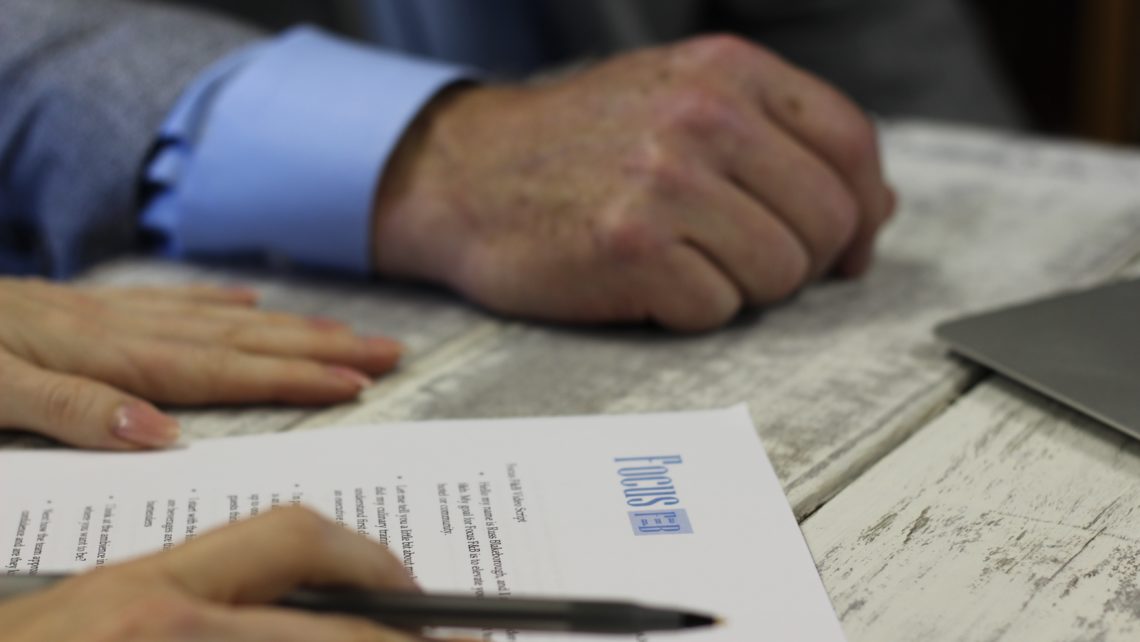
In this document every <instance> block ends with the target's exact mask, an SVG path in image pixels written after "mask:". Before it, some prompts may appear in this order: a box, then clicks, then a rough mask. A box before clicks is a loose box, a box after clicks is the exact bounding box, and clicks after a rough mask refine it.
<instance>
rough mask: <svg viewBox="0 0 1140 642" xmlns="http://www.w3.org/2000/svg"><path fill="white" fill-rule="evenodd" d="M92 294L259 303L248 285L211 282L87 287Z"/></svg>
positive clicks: (117, 297)
mask: <svg viewBox="0 0 1140 642" xmlns="http://www.w3.org/2000/svg"><path fill="white" fill-rule="evenodd" d="M83 289H84V290H85V291H87V292H88V293H90V294H94V295H96V296H98V297H100V298H103V299H109V300H121V299H128V300H137V301H144V302H153V301H173V302H185V303H214V304H220V305H239V306H251V305H255V304H256V303H257V300H258V295H257V291H256V290H254V289H253V288H248V287H244V286H222V285H210V284H191V285H171V286H151V285H139V286H125V287H123V286H102V285H96V286H87V287H84V288H83Z"/></svg>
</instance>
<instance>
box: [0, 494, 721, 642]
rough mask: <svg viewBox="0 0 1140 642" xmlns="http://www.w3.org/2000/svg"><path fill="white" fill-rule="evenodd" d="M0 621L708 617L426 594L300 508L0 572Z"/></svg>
mask: <svg viewBox="0 0 1140 642" xmlns="http://www.w3.org/2000/svg"><path fill="white" fill-rule="evenodd" d="M322 586H323V587H326V588H323V589H322V588H320V587H322ZM298 587H305V588H298ZM0 622H3V623H4V627H3V628H2V629H0V642H17V641H21V642H22V641H25V640H27V641H29V642H30V641H32V640H56V641H59V642H71V641H76V642H78V641H79V640H87V639H91V638H95V639H100V640H114V641H116V642H118V641H122V642H128V641H134V640H138V641H140V642H141V641H142V640H147V641H148V642H153V641H171V642H172V641H177V640H186V641H189V640H203V639H208V640H234V641H237V642H245V641H250V642H252V641H254V640H274V641H275V642H276V641H280V642H290V641H292V640H297V641H298V642H300V641H302V640H305V641H308V640H322V641H330V642H336V641H337V640H345V641H346V642H347V641H349V640H352V641H354V642H358V641H361V640H374V641H375V642H402V641H412V640H421V641H424V640H430V639H432V638H424V637H420V636H416V635H413V634H409V633H407V631H417V630H421V629H423V628H424V627H428V626H431V627H444V628H464V629H472V628H474V629H508V630H509V629H516V630H529V631H557V632H580V633H611V634H623V633H624V634H635V633H641V632H647V631H677V630H682V629H697V628H703V627H707V626H711V625H712V624H715V623H716V621H715V619H714V618H711V617H709V616H706V615H700V614H694V613H685V612H681V611H675V610H667V609H657V608H646V607H643V606H639V605H635V604H629V603H624V602H585V601H573V600H557V599H517V598H512V599H496V598H492V599H477V598H474V597H472V596H468V595H425V594H423V593H422V592H420V591H419V590H418V588H417V587H416V585H415V583H414V582H413V581H412V579H411V577H410V576H409V575H408V573H407V572H406V571H405V569H404V568H403V567H402V566H401V565H400V563H399V561H398V560H396V558H395V557H393V556H392V554H391V553H390V552H389V551H388V550H387V549H386V548H384V547H383V546H381V545H379V544H376V543H374V542H371V541H369V540H368V539H367V538H365V537H362V536H360V535H357V534H355V533H352V532H350V531H348V530H346V529H343V528H340V527H339V526H336V525H335V524H332V523H331V522H328V521H326V520H324V519H322V518H320V517H318V516H317V515H316V514H315V513H312V512H310V511H308V510H305V509H300V508H289V509H281V510H274V511H271V512H270V513H268V514H265V515H262V516H260V517H258V518H255V519H252V520H249V521H247V522H243V523H240V524H237V525H232V526H230V527H228V528H223V529H220V530H218V531H216V532H214V533H210V534H207V535H206V536H204V537H202V538H201V539H199V540H196V541H194V542H192V543H189V544H186V545H183V546H181V547H178V548H175V549H173V550H171V551H168V552H165V553H160V554H157V555H152V556H150V557H147V558H144V559H141V560H137V561H134V562H130V563H127V564H123V565H119V566H115V567H111V568H107V569H102V570H99V571H95V572H93V573H88V574H86V575H80V576H74V577H66V576H0ZM393 626H396V627H400V629H401V631H396V630H394V629H392V628H388V627H393Z"/></svg>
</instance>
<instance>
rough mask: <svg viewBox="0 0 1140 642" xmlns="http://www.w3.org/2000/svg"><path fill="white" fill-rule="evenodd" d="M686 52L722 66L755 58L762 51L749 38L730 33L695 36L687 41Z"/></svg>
mask: <svg viewBox="0 0 1140 642" xmlns="http://www.w3.org/2000/svg"><path fill="white" fill-rule="evenodd" d="M684 46H685V53H686V54H687V55H688V56H691V57H692V59H694V60H696V61H699V62H701V63H705V64H709V65H714V66H721V65H732V64H739V63H741V62H745V61H748V60H752V59H755V58H756V57H757V54H758V53H759V52H760V51H761V50H760V48H759V47H757V46H756V45H755V44H753V43H751V42H749V41H748V40H747V39H745V38H742V37H740V36H737V35H734V34H729V33H715V34H709V35H706V36H700V37H697V38H693V39H692V40H689V41H688V42H687V43H685V45H684Z"/></svg>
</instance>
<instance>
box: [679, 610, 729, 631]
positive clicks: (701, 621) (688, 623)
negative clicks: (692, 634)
mask: <svg viewBox="0 0 1140 642" xmlns="http://www.w3.org/2000/svg"><path fill="white" fill-rule="evenodd" d="M720 623H721V621H720V618H715V617H711V616H708V615H700V614H697V613H686V614H685V617H684V618H683V619H682V628H686V629H695V628H698V627H705V626H714V625H718V624H720Z"/></svg>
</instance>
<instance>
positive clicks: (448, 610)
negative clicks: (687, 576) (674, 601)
mask: <svg viewBox="0 0 1140 642" xmlns="http://www.w3.org/2000/svg"><path fill="white" fill-rule="evenodd" d="M67 577H68V576H66V575H35V576H29V575H7V576H0V600H4V599H7V598H11V597H16V596H18V595H23V594H26V593H30V592H32V591H37V590H40V589H44V588H47V587H48V586H50V585H52V584H54V583H55V582H58V581H60V580H63V579H66V578H67ZM277 603H278V605H280V606H284V607H288V608H295V609H301V610H305V611H313V612H320V613H338V614H342V615H355V616H357V617H364V618H368V619H371V620H374V621H376V622H380V623H382V624H385V625H387V626H392V627H399V628H421V627H441V628H457V629H468V628H470V629H503V630H517V631H559V632H566V633H609V634H637V633H647V632H651V631H680V630H684V629H695V628H701V627H707V626H712V625H713V624H716V623H717V619H716V618H713V617H710V616H707V615H701V614H697V613H685V612H682V611H675V610H669V609H660V608H650V607H645V606H640V605H637V604H632V603H628V602H593V601H581V600H561V599H534V598H478V597H474V596H471V595H444V594H425V593H407V592H394V591H363V590H357V589H301V590H297V591H293V592H292V593H290V594H288V595H287V596H285V598H283V599H281V600H279V601H278V602H277Z"/></svg>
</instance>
